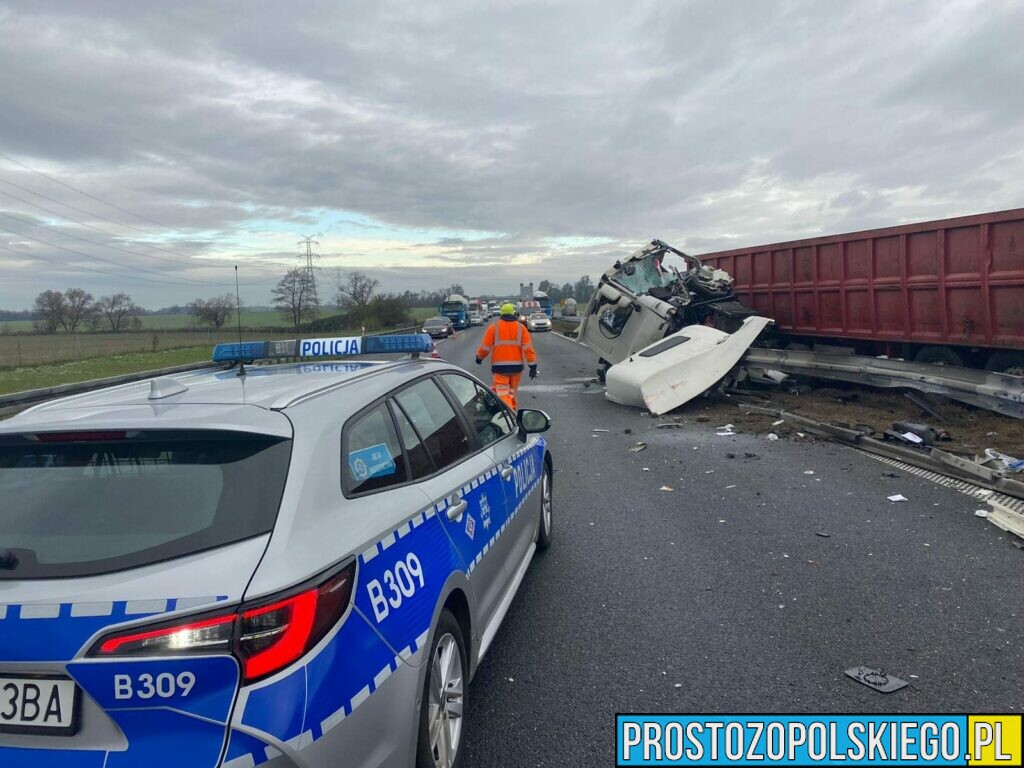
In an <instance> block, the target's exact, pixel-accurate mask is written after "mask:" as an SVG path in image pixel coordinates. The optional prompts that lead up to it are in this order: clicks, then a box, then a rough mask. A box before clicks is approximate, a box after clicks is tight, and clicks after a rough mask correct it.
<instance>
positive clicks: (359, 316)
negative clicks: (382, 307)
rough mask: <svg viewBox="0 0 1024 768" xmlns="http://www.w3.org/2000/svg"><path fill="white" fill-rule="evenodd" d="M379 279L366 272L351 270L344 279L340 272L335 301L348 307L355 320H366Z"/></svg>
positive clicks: (343, 306) (345, 307)
mask: <svg viewBox="0 0 1024 768" xmlns="http://www.w3.org/2000/svg"><path fill="white" fill-rule="evenodd" d="M378 285H380V281H379V280H374V279H373V278H372V277H370V276H369V275H368V274H366V273H365V272H349V273H348V275H347V276H346V277H345V279H344V280H342V278H341V274H340V273H339V274H338V295H337V296H336V297H335V302H337V304H338V306H339V307H341V308H342V309H347V310H349V312H350V313H351V314H352V315H354V316H355V317H354V319H355V320H360V321H362V320H364V319H365V318H366V313H367V309H368V308H369V306H370V302H371V301H373V296H374V293H375V292H376V291H377V286H378Z"/></svg>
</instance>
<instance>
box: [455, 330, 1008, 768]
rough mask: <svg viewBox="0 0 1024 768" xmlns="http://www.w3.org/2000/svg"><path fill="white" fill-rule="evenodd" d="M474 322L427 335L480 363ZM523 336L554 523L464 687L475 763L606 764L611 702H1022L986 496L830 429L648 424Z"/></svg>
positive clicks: (866, 708)
mask: <svg viewBox="0 0 1024 768" xmlns="http://www.w3.org/2000/svg"><path fill="white" fill-rule="evenodd" d="M480 335H481V332H480V331H479V330H478V329H472V330H470V331H465V332H462V333H460V334H458V336H456V337H455V338H453V339H450V340H448V341H446V342H444V343H442V344H440V345H439V347H440V352H441V355H442V356H443V357H445V358H446V359H448V360H451V361H453V362H456V363H458V364H460V365H462V366H464V367H466V368H467V369H468V370H471V371H474V372H476V373H478V374H481V375H482V376H484V377H485V378H486V376H488V375H489V372H488V371H487V370H486V367H485V368H484V369H480V368H477V367H476V366H474V365H473V351H474V349H475V348H476V345H477V343H478V342H479V337H480ZM534 339H535V342H534V344H535V347H536V348H537V353H538V355H539V358H540V366H539V370H540V376H538V378H537V379H536V380H535V381H534V382H533V383H530V382H527V383H526V384H525V385H524V386H523V387H522V389H521V390H520V405H521V406H523V407H531V406H532V407H539V408H543V409H545V410H546V411H547V412H548V413H549V414H550V415H551V417H552V420H553V427H552V429H551V431H550V432H549V433H548V435H547V437H548V440H549V443H550V446H551V451H552V454H553V456H554V459H555V467H556V468H557V469H556V475H555V529H556V533H555V543H554V545H553V546H552V548H551V550H549V551H548V552H547V553H545V554H543V555H539V556H538V557H536V558H535V559H534V562H533V565H532V567H531V569H530V571H529V573H528V574H527V576H526V578H525V580H524V582H523V584H522V587H521V589H520V591H519V594H518V596H517V597H516V599H515V602H514V603H513V605H512V608H511V610H510V611H509V613H508V615H507V617H506V618H505V622H504V624H503V626H502V628H501V630H500V631H499V633H498V636H497V639H496V640H495V641H494V644H493V645H492V646H491V649H490V651H489V652H488V655H487V657H486V658H485V659H484V661H483V663H482V664H481V665H480V669H479V671H478V673H477V676H476V678H475V679H474V681H473V684H472V686H471V688H470V690H469V697H468V715H467V723H466V725H467V736H466V742H465V747H466V750H467V752H466V765H467V766H474V767H476V766H492V765H499V764H500V765H502V766H545V765H558V766H564V765H572V766H575V765H580V766H582V765H607V764H611V761H612V759H613V758H612V755H613V750H614V713H616V712H718V713H729V712H930V711H965V710H970V711H1002V712H1019V711H1021V708H1022V707H1024V672H1022V670H1024V663H1022V662H1024V653H1022V650H1021V639H1022V637H1024V599H1022V596H1024V552H1021V551H1020V550H1018V549H1016V548H1014V547H1012V546H1011V545H1010V543H1009V540H1008V537H1007V535H1006V534H1004V533H1002V532H1001V531H999V530H998V529H996V528H995V527H994V526H992V525H990V524H988V523H986V522H985V521H984V520H980V519H978V518H976V517H974V516H973V511H974V510H975V509H976V508H978V507H980V506H983V505H982V504H979V503H977V502H975V501H974V500H972V499H971V498H969V497H968V496H965V495H963V494H961V493H959V492H956V491H954V490H951V489H947V488H944V487H942V486H938V485H935V484H933V483H931V482H928V481H926V480H923V479H921V478H918V477H915V476H913V475H909V474H905V473H902V472H899V471H897V474H898V477H895V478H892V477H886V476H885V473H886V472H891V471H892V470H890V468H889V467H888V466H886V465H884V464H881V463H880V462H877V461H875V460H873V459H871V458H869V457H866V456H862V455H860V454H857V453H854V452H853V451H851V450H849V449H846V448H842V447H839V446H836V445H832V444H829V443H822V442H815V443H810V442H793V441H788V440H779V441H776V442H769V441H768V440H767V439H766V438H764V437H760V436H756V435H743V434H741V435H737V436H735V437H719V436H716V435H715V429H714V427H716V426H718V425H716V424H713V423H695V420H694V419H693V418H689V419H687V422H688V423H687V424H686V425H684V426H683V427H682V428H679V429H658V428H656V424H658V423H659V422H662V421H664V420H663V419H656V418H652V417H650V416H648V415H645V414H643V413H641V412H640V411H637V410H632V409H627V408H624V407H622V406H617V405H614V404H613V403H610V402H608V401H607V400H605V398H604V396H603V394H602V392H601V389H600V387H598V386H597V385H596V384H595V385H591V386H589V387H585V386H584V381H585V380H587V379H589V378H590V376H591V375H592V370H593V367H594V362H595V360H594V356H593V354H592V353H591V352H590V351H589V350H587V349H585V348H583V347H581V346H579V345H577V344H575V343H573V342H571V341H569V340H567V339H564V338H562V337H558V336H555V335H551V334H545V335H539V334H538V335H535V337H534ZM485 366H486V364H485ZM696 413H698V411H693V412H692V414H691V415H695V414H696ZM595 428H597V429H607V430H610V431H608V432H592V430H593V429H595ZM627 430H630V432H628V433H627ZM638 441H643V442H646V443H647V448H646V450H643V451H641V452H639V453H633V452H630V450H629V448H630V447H631V446H633V445H634V444H635V443H637V442H638ZM727 453H732V454H734V455H735V456H737V457H738V458H732V459H730V458H727V456H726V454H727ZM744 453H752V454H756V456H757V457H758V458H742V457H743V456H744ZM644 468H647V470H648V471H645V470H644ZM811 472H813V474H809V473H811ZM662 486H668V487H670V488H672V489H673V490H671V491H661V490H659V489H660V488H661V487H662ZM894 493H902V494H903V495H905V496H906V497H908V499H909V501H906V502H900V503H893V502H890V501H888V500H887V499H886V496H888V495H890V494H894ZM819 533H822V534H827V538H826V537H824V536H820V535H818V534H819ZM859 664H864V665H867V666H872V667H878V668H884V669H885V670H886V671H888V672H891V673H893V674H895V675H897V676H899V677H901V678H903V679H904V680H907V681H909V682H910V686H909V687H907V688H905V689H903V690H901V691H898V692H896V693H893V694H880V693H878V692H876V691H874V690H871V689H869V688H867V687H865V686H863V685H861V684H859V683H856V682H854V681H852V680H850V679H848V678H846V677H845V676H844V675H843V670H844V669H847V668H849V667H852V666H855V665H859Z"/></svg>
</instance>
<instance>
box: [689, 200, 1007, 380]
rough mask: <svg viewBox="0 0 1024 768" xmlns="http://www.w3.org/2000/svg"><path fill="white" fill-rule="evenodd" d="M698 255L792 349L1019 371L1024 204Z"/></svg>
mask: <svg viewBox="0 0 1024 768" xmlns="http://www.w3.org/2000/svg"><path fill="white" fill-rule="evenodd" d="M700 258H701V260H702V261H703V262H704V263H706V264H709V265H711V266H715V267H718V268H719V269H724V270H726V271H727V272H729V273H730V274H731V275H732V276H733V279H734V281H735V282H734V287H735V291H736V295H737V297H738V298H739V299H740V301H742V302H743V303H744V304H747V305H748V306H750V307H752V308H754V309H756V310H757V311H758V312H760V313H762V314H764V315H765V316H767V317H771V318H774V319H775V323H776V328H777V330H778V332H779V333H780V335H782V336H783V337H784V341H786V342H788V343H789V344H791V345H797V344H806V345H812V344H818V345H821V344H822V343H824V344H839V345H842V346H846V347H852V348H853V349H854V350H855V351H857V352H858V353H861V354H889V355H894V356H899V357H904V358H907V359H911V358H913V359H916V360H918V361H926V362H942V363H947V364H951V365H973V366H977V367H982V366H983V367H986V368H988V369H989V370H1000V371H1010V372H1013V373H1024V208H1017V209H1015V210H1012V211H1000V212H999V213H983V214H979V215H977V216H964V217H961V218H956V219H944V220H941V221H929V222H924V223H920V224H907V225H904V226H899V227H888V228H886V229H872V230H868V231H865V232H852V233H850V234H846V235H831V236H829V237H814V238H810V239H807V240H796V241H793V242H789V243H776V244H774V245H761V246H757V247H754V248H737V249H734V250H731V251H720V252H718V253H709V254H707V255H704V256H701V257H700Z"/></svg>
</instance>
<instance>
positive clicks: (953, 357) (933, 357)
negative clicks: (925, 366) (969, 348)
mask: <svg viewBox="0 0 1024 768" xmlns="http://www.w3.org/2000/svg"><path fill="white" fill-rule="evenodd" d="M914 361H915V362H918V363H931V364H932V365H955V366H957V367H960V368H962V367H963V365H964V359H963V358H962V357H960V353H959V352H957V351H956V350H955V349H951V348H950V347H921V349H919V350H918V352H917V354H916V355H914Z"/></svg>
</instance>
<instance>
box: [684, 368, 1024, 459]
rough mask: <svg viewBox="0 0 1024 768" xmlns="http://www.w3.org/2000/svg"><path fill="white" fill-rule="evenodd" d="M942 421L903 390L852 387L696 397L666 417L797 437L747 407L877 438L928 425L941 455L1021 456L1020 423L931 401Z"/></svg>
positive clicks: (793, 429) (1023, 430)
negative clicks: (902, 425)
mask: <svg viewBox="0 0 1024 768" xmlns="http://www.w3.org/2000/svg"><path fill="white" fill-rule="evenodd" d="M932 401H933V402H934V403H935V406H936V410H937V411H938V412H939V413H941V414H942V418H936V417H935V416H932V415H930V414H928V413H927V412H925V411H924V410H923V409H922V408H921V407H920V406H918V405H916V404H915V403H913V402H912V401H911V400H910V399H909V398H907V397H905V396H904V395H903V393H902V392H901V391H878V390H871V389H867V388H864V387H856V386H852V385H851V386H834V385H830V386H823V387H818V388H815V389H812V390H811V391H809V392H806V393H803V394H798V395H797V394H790V393H788V392H783V391H781V390H777V391H765V393H764V396H763V398H762V397H756V396H752V395H739V394H735V395H728V396H722V395H709V396H708V397H702V398H698V399H696V400H693V401H691V402H690V403H688V404H686V405H685V406H683V407H682V408H679V409H677V410H675V411H673V412H672V413H671V414H669V415H668V416H667V417H666V418H674V419H677V420H680V421H683V420H685V421H690V420H697V419H698V418H700V420H702V421H703V418H701V417H706V418H707V419H708V422H709V423H710V424H711V426H722V425H724V424H734V425H735V426H736V427H737V429H739V430H741V431H745V432H754V433H758V434H765V433H768V432H774V433H775V434H777V435H778V436H779V437H790V436H791V437H794V438H797V437H798V435H797V433H798V432H804V433H805V434H806V429H804V428H803V427H802V426H800V425H799V424H791V423H787V422H785V421H784V422H783V423H782V424H778V425H775V426H773V425H772V422H774V421H777V420H778V418H777V417H775V416H770V415H765V414H759V413H752V412H750V411H749V410H746V409H745V407H744V406H746V405H757V406H760V407H763V408H772V409H775V410H782V411H788V412H790V413H794V414H799V415H800V416H804V417H807V418H811V419H816V420H818V421H825V422H828V423H830V424H837V425H840V426H859V425H865V426H869V427H871V429H873V430H874V431H875V432H876V433H877V435H876V436H877V437H881V435H882V433H883V432H884V431H885V430H887V429H892V425H893V422H894V421H910V422H915V423H919V424H921V423H923V424H928V425H930V426H932V427H935V428H937V429H943V430H945V431H946V432H948V433H949V435H950V437H951V439H950V440H949V441H940V442H937V443H936V444H935V445H936V446H937V447H939V448H942V449H943V450H946V451H950V452H952V453H957V454H960V455H962V456H966V457H969V458H974V457H975V456H976V455H984V452H985V449H986V448H994V449H995V450H997V451H1000V452H1002V453H1005V454H1008V455H1010V456H1016V457H1018V458H1022V457H1024V419H1014V418H1011V417H1009V416H1001V415H999V414H997V413H992V412H991V411H986V410H982V409H979V408H973V407H971V406H968V405H962V404H960V403H957V402H954V401H951V400H944V399H941V402H940V398H937V397H933V398H932Z"/></svg>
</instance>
